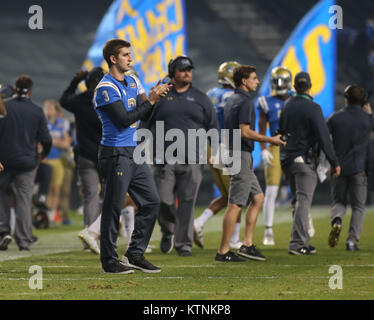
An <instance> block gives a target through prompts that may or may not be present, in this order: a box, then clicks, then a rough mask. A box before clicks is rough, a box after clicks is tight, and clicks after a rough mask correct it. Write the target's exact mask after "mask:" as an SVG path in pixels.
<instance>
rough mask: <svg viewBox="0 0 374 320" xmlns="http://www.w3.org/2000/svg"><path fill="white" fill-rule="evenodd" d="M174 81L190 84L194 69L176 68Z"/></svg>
mask: <svg viewBox="0 0 374 320" xmlns="http://www.w3.org/2000/svg"><path fill="white" fill-rule="evenodd" d="M174 81H175V82H176V83H180V84H184V85H187V84H190V83H191V81H192V69H191V68H187V69H183V70H180V69H178V68H176V69H175V73H174Z"/></svg>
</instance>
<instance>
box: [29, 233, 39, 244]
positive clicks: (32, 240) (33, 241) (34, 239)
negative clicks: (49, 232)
mask: <svg viewBox="0 0 374 320" xmlns="http://www.w3.org/2000/svg"><path fill="white" fill-rule="evenodd" d="M38 242H39V238H38V237H37V236H34V235H32V236H31V242H30V246H33V245H35V244H37V243H38Z"/></svg>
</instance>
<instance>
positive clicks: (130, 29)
mask: <svg viewBox="0 0 374 320" xmlns="http://www.w3.org/2000/svg"><path fill="white" fill-rule="evenodd" d="M116 33H117V36H118V38H120V39H123V40H126V41H130V43H131V47H132V49H133V50H134V59H135V61H134V62H135V63H138V62H140V61H142V59H143V56H144V54H145V53H146V52H147V50H148V48H149V47H150V46H149V43H150V39H149V35H148V33H147V29H146V28H145V25H144V19H143V18H139V19H138V20H137V21H136V31H135V28H134V26H133V25H128V26H126V27H124V28H123V29H118V30H117V31H116Z"/></svg>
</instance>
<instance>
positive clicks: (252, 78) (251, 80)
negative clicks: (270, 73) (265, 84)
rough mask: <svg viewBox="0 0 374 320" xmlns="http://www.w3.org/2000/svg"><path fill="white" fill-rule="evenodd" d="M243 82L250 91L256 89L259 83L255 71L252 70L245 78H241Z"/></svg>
mask: <svg viewBox="0 0 374 320" xmlns="http://www.w3.org/2000/svg"><path fill="white" fill-rule="evenodd" d="M243 82H244V85H245V86H246V87H247V89H248V90H249V91H250V92H251V91H252V92H253V91H256V90H257V87H258V85H259V84H260V80H258V78H257V73H256V72H252V73H251V74H250V75H249V77H248V78H247V79H243Z"/></svg>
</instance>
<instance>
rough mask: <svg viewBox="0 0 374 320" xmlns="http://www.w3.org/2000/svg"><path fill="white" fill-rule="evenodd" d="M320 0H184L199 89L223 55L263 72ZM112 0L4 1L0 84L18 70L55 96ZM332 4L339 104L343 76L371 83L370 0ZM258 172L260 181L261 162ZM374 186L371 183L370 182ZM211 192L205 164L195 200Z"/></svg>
mask: <svg viewBox="0 0 374 320" xmlns="http://www.w3.org/2000/svg"><path fill="white" fill-rule="evenodd" d="M317 2H318V1H313V0H299V1H294V0H281V1H277V0H250V1H249V0H232V1H230V2H228V1H225V0H201V1H193V0H186V1H185V9H186V13H185V16H186V28H187V43H188V53H189V56H190V57H191V58H192V60H193V61H194V64H195V66H196V69H195V71H194V81H193V82H194V85H195V86H197V87H198V88H200V89H201V90H203V91H207V90H208V89H209V88H211V87H213V86H216V83H217V72H216V71H217V66H218V65H219V64H220V63H222V62H223V61H227V60H237V61H239V62H241V63H248V64H253V65H255V66H256V67H257V69H258V74H259V76H260V79H262V78H263V76H264V74H265V72H266V71H267V69H268V67H269V65H270V63H271V61H272V59H273V58H274V57H275V56H276V55H277V53H278V51H279V50H280V49H281V47H282V46H283V44H284V43H285V41H286V40H287V38H288V37H289V35H290V34H291V32H292V31H293V29H294V28H295V26H296V25H297V23H298V22H299V21H300V19H301V18H302V17H303V16H304V15H305V14H306V13H307V12H308V11H309V10H310V9H311V8H312V7H313V6H314V5H315V4H316V3H317ZM111 3H112V1H111V0H101V1H99V2H92V1H88V0H79V1H72V0H66V1H64V2H57V1H53V2H51V1H48V2H47V1H40V0H39V1H32V2H30V1H27V0H17V1H13V2H10V1H7V3H6V4H2V9H1V12H0V41H1V43H2V49H1V50H0V83H2V84H13V82H14V80H15V78H16V77H17V76H18V75H20V74H25V73H26V74H29V75H30V76H31V77H32V78H33V79H34V82H35V89H34V93H33V97H32V98H33V100H34V101H35V102H36V103H38V104H42V103H43V101H44V100H45V99H48V98H53V99H58V98H59V97H60V95H61V94H62V91H63V90H64V89H65V87H66V86H67V85H68V83H69V81H70V80H71V78H72V76H73V74H74V72H75V71H76V70H77V69H79V68H80V67H81V66H82V62H83V60H84V58H85V56H86V54H87V51H88V49H89V48H90V46H91V45H92V42H93V40H94V37H95V33H96V30H97V27H98V25H99V23H100V21H101V19H102V17H103V16H104V14H105V13H106V11H107V9H108V8H109V6H110V4H111ZM34 4H36V5H40V6H41V7H42V8H43V18H44V29H43V30H30V29H29V28H28V19H29V17H30V14H28V9H29V7H30V6H31V5H34ZM337 4H338V5H341V6H342V8H343V14H344V16H343V17H344V20H343V22H344V28H343V30H339V31H338V48H337V53H338V59H337V83H336V105H337V107H338V108H339V107H341V106H342V104H343V97H342V91H343V89H344V87H345V86H346V85H347V84H348V83H358V84H361V85H363V86H365V87H366V88H367V89H370V88H372V83H373V81H372V79H373V65H371V64H370V54H371V50H372V48H374V46H373V44H372V43H373V42H371V41H370V39H373V38H372V37H373V35H372V34H370V32H368V30H369V28H367V23H368V21H369V19H371V18H374V2H373V1H370V0H359V1H353V0H345V1H337ZM290 13H292V14H290ZM372 162H373V163H374V159H373V161H372ZM257 171H258V176H259V178H260V180H261V183H262V184H263V173H262V168H261V166H260V167H259V168H258V169H257ZM372 180H373V179H371V181H372ZM373 187H374V184H373V183H371V184H370V189H371V190H372V189H373ZM212 192H213V191H212V177H211V174H210V171H209V169H208V168H207V167H206V168H205V169H204V180H203V183H202V186H201V189H200V192H199V198H198V205H206V204H208V203H209V201H210V200H211V199H212V196H213V195H212ZM72 194H75V193H72ZM372 199H373V200H372ZM372 201H374V198H373V197H372V196H370V197H369V199H368V202H369V203H372ZM328 203H329V183H328V182H325V183H323V184H320V185H319V186H318V187H317V191H316V193H315V197H314V204H328Z"/></svg>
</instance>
